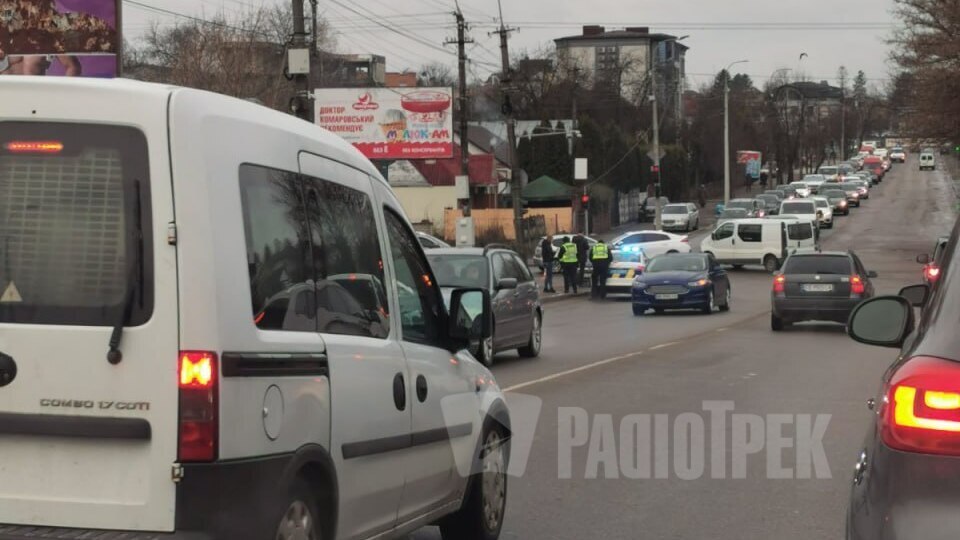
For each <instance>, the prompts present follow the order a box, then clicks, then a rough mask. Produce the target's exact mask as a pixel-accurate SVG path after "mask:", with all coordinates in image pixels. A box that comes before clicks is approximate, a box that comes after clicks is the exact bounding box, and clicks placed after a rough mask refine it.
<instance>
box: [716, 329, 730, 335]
mask: <svg viewBox="0 0 960 540" xmlns="http://www.w3.org/2000/svg"><path fill="white" fill-rule="evenodd" d="M727 330H729V328H717V329H716V330H714V332H716V333H718V334H719V333H720V332H726V331H727Z"/></svg>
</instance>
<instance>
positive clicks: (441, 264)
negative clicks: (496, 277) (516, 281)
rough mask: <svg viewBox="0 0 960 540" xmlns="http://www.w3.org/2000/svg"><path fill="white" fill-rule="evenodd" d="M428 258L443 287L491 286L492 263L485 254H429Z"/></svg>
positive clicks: (438, 281)
mask: <svg viewBox="0 0 960 540" xmlns="http://www.w3.org/2000/svg"><path fill="white" fill-rule="evenodd" d="M427 260H428V261H430V266H431V267H432V268H433V274H434V276H436V278H437V283H438V284H439V285H440V286H441V287H453V288H458V287H479V288H484V289H485V288H487V287H489V286H490V271H489V269H490V264H489V263H488V262H487V258H486V257H484V256H483V255H452V254H446V253H443V254H432V255H431V254H428V255H427Z"/></svg>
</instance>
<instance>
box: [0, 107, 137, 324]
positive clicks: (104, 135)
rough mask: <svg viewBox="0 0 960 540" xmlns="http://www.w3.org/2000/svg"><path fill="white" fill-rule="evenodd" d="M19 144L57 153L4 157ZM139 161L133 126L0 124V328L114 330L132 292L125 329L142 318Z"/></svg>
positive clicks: (135, 131)
mask: <svg viewBox="0 0 960 540" xmlns="http://www.w3.org/2000/svg"><path fill="white" fill-rule="evenodd" d="M18 141H55V142H53V143H51V144H54V145H55V146H54V147H53V148H55V149H56V151H46V152H43V151H30V150H27V151H16V152H15V151H12V150H11V145H13V144H16V143H17V142H18ZM146 155H147V145H146V140H145V138H144V136H143V134H142V133H141V132H140V131H138V130H136V129H132V128H125V127H111V126H94V125H82V124H47V123H16V122H0V297H2V298H3V299H4V300H2V301H0V323H2V322H15V323H32V324H65V325H89V326H113V325H115V324H116V323H117V321H118V319H120V317H121V314H122V313H123V308H124V305H125V304H126V301H125V300H126V298H127V296H128V294H130V290H131V286H133V288H134V289H135V290H134V291H133V292H134V293H135V295H136V298H137V299H138V301H136V302H134V306H133V307H134V309H133V311H132V313H131V317H130V321H131V325H138V324H142V323H144V322H145V321H146V320H147V318H148V317H149V314H150V312H151V310H152V296H151V295H152V292H151V290H152V286H151V284H152V277H151V276H152V272H153V270H152V268H153V266H152V255H151V254H152V251H151V249H150V245H151V242H150V239H151V235H150V231H151V228H152V226H151V224H150V185H149V173H148V170H147V168H146V165H147V158H146ZM138 230H139V231H142V234H143V238H144V240H143V242H142V245H140V243H137V242H135V241H134V240H133V239H134V238H136V236H137V234H139V233H137V231H138ZM131 281H134V282H138V283H131Z"/></svg>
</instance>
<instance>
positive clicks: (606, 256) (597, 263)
mask: <svg viewBox="0 0 960 540" xmlns="http://www.w3.org/2000/svg"><path fill="white" fill-rule="evenodd" d="M611 258H612V257H611V254H610V247H609V246H607V244H605V243H604V242H603V240H600V241H599V242H597V243H596V244H594V245H593V248H591V249H590V262H591V263H593V275H592V276H590V277H591V278H592V279H591V281H592V287H590V296H591V297H593V298H606V296H607V276H608V274H609V271H610V259H611Z"/></svg>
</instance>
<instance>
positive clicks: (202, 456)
mask: <svg viewBox="0 0 960 540" xmlns="http://www.w3.org/2000/svg"><path fill="white" fill-rule="evenodd" d="M217 373H218V371H217V355H216V353H212V352H203V351H181V352H180V361H179V373H178V375H179V377H178V379H179V387H180V396H179V402H180V414H179V421H178V423H179V447H178V455H179V461H181V462H198V461H213V460H215V459H216V458H217V439H218V433H217V430H218V422H217V420H218V411H217V405H218V392H217Z"/></svg>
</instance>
